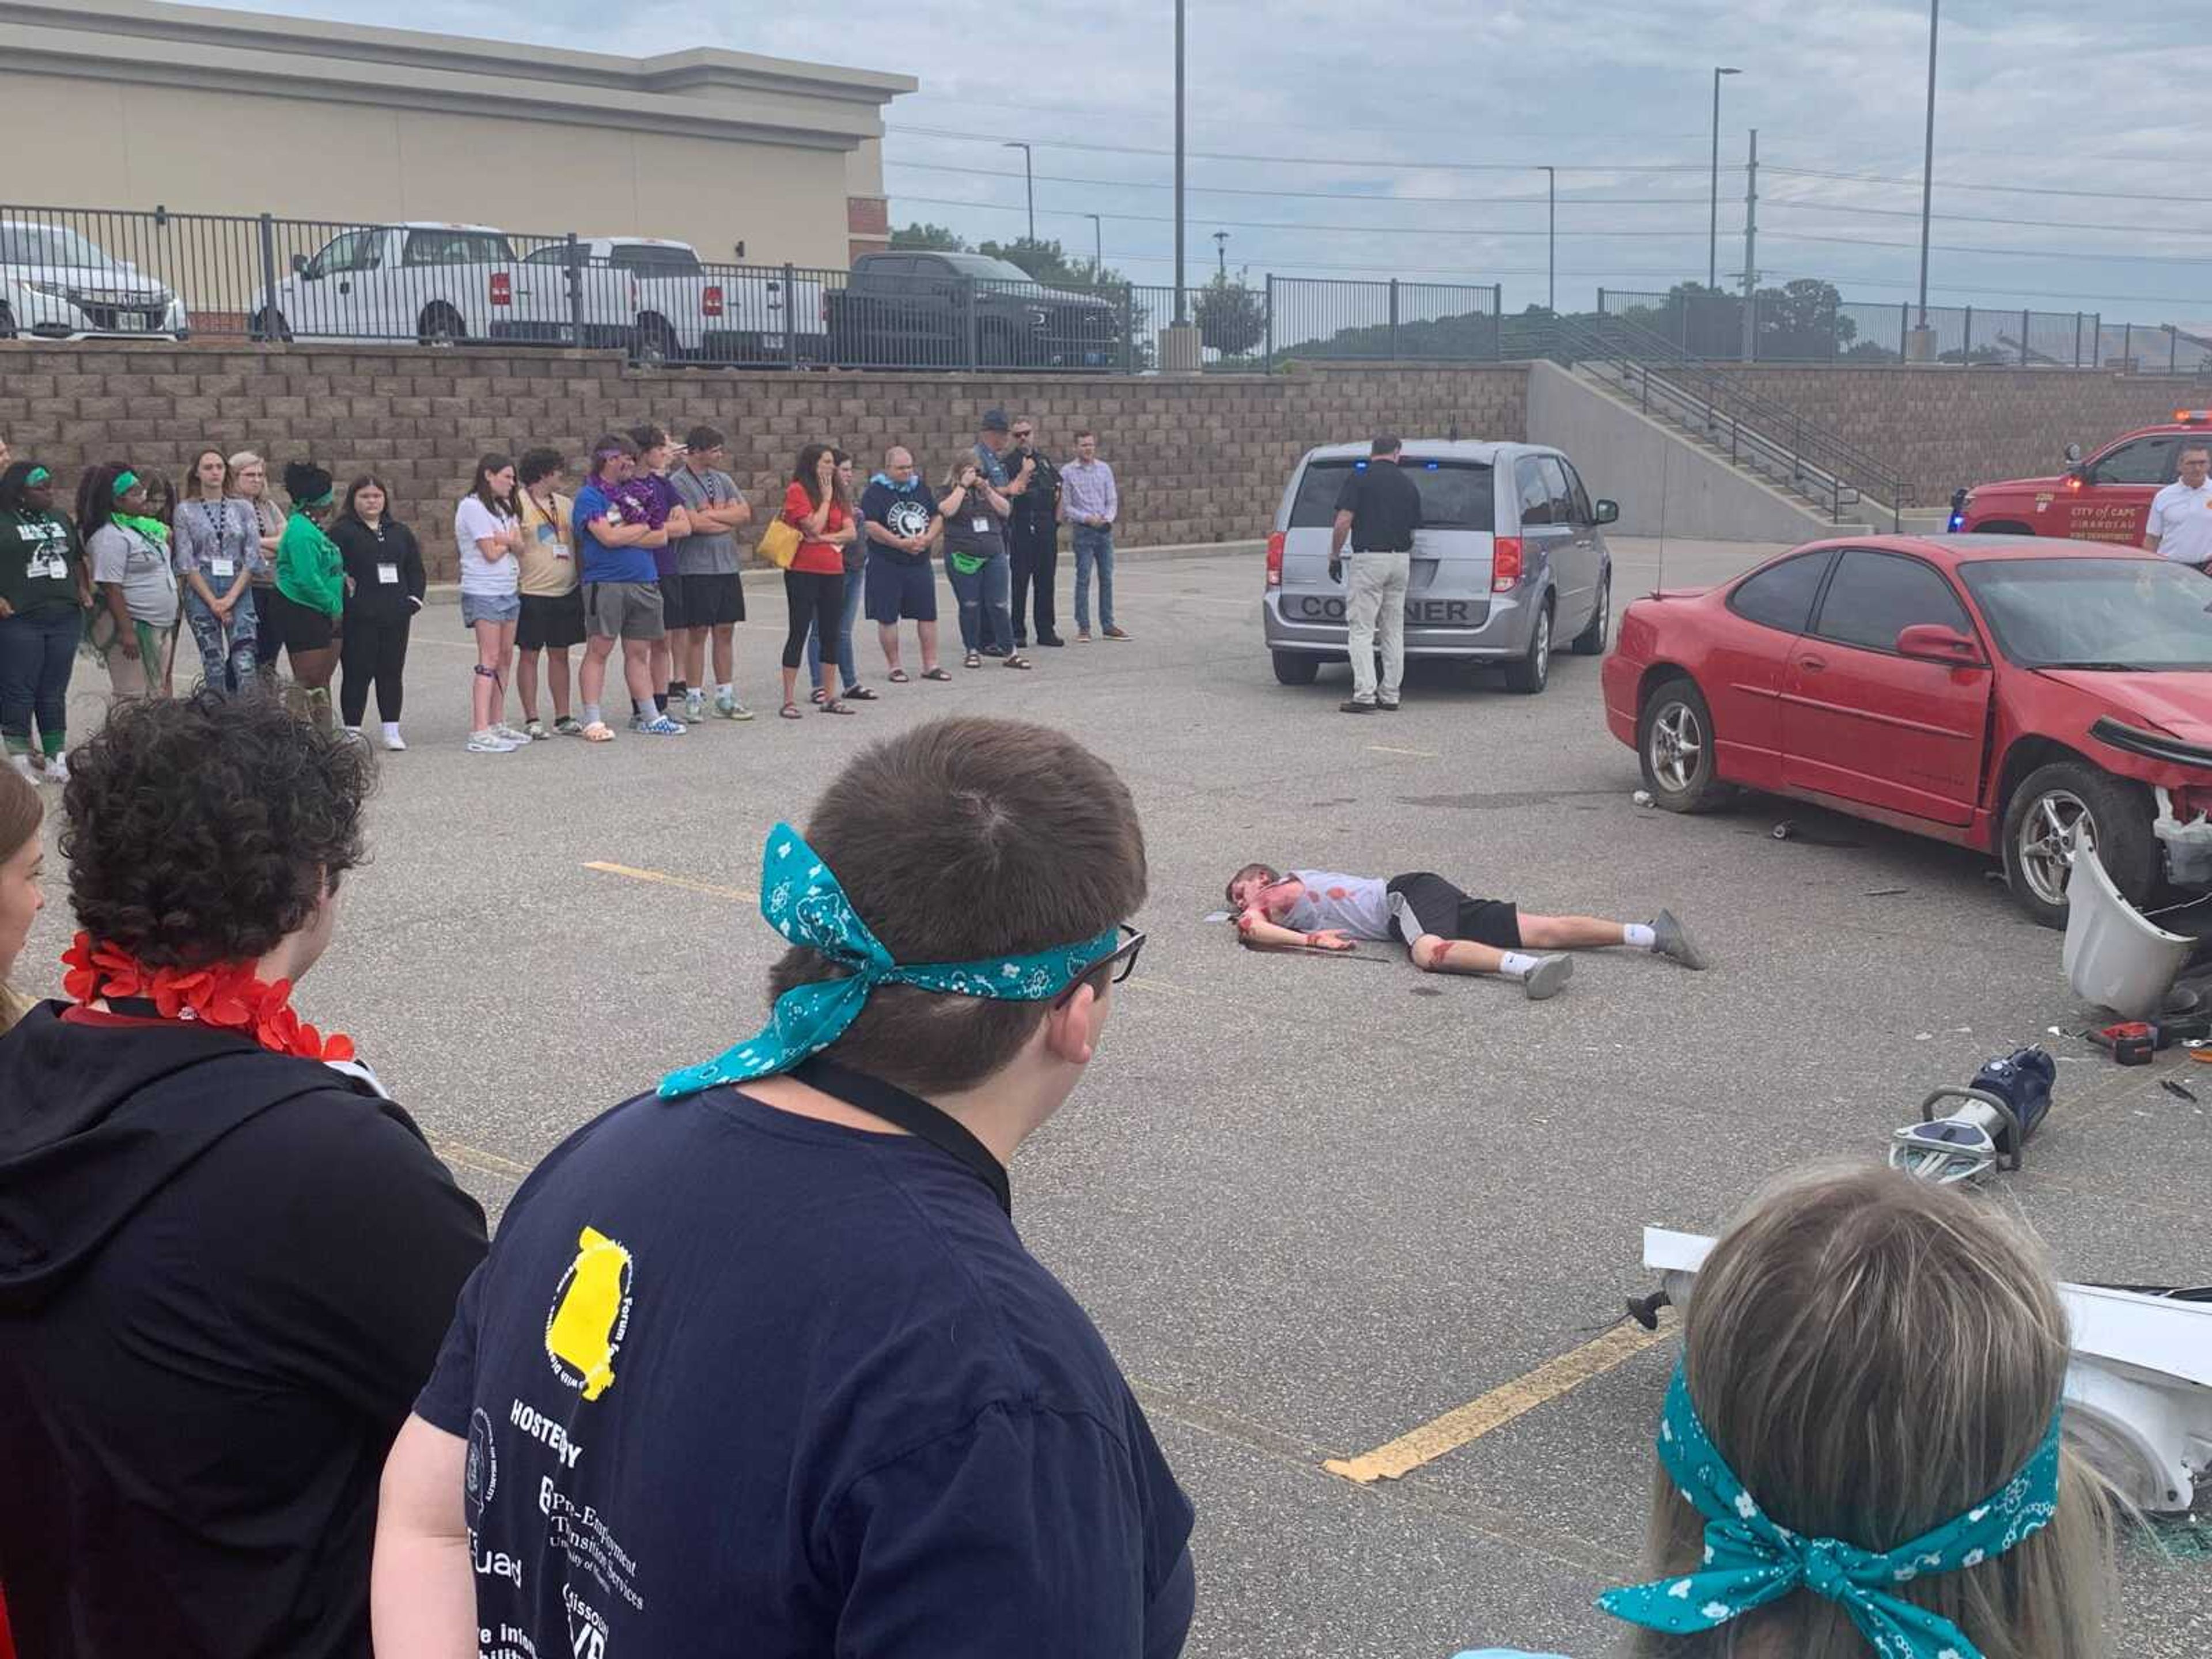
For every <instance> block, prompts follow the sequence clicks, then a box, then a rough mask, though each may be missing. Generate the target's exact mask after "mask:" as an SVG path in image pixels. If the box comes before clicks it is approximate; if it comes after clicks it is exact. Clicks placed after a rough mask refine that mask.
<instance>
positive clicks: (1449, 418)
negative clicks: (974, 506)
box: [0, 342, 1526, 579]
mask: <svg viewBox="0 0 2212 1659" xmlns="http://www.w3.org/2000/svg"><path fill="white" fill-rule="evenodd" d="M1525 391H1526V375H1525V374H1524V372H1523V371H1522V369H1520V368H1517V367H1513V366H1510V365H1509V366H1504V367H1499V368H1428V367H1397V366H1389V365H1359V366H1354V367H1343V368H1337V367H1331V368H1301V369H1300V370H1299V371H1298V372H1297V373H1295V374H1284V375H1277V376H1273V377H1272V378H1271V377H1267V376H1261V375H1218V376H1217V375H1207V376H1205V377H1203V378H1201V379H1197V380H1165V379H1161V378H1158V377H1151V378H1147V377H1142V376H1137V377H1127V376H1108V375H1095V374H1085V375H1049V376H1047V375H1020V376H1010V377H1007V378H1006V379H994V378H993V377H990V376H987V375H942V374H939V375H931V374H848V373H811V372H809V373H801V374H781V373H774V374H771V373H744V372H734V373H733V372H730V371H725V370H690V369H679V370H672V371H647V370H634V369H631V368H628V367H626V366H625V365H624V363H623V362H622V360H621V358H620V356H618V355H613V354H598V353H587V354H572V353H552V352H548V353H544V354H542V355H526V354H518V353H511V352H504V351H495V350H492V349H478V348H462V349H453V350H435V349H426V348H420V347H411V346H410V347H392V348H382V347H351V346H294V347H289V348H285V349H277V350H270V351H259V350H256V349H252V348H251V347H244V346H222V345H216V344H213V343H210V344H208V345H189V346H181V347H180V346H176V345H164V344H161V343H154V342H149V343H146V344H144V345H136V344H128V345H107V344H83V345H76V346H52V345H43V344H36V343H20V342H19V343H7V344H0V436H4V437H6V439H7V440H8V441H9V444H10V445H11V446H12V447H13V448H14V451H15V454H16V455H17V456H18V457H27V456H33V455H35V456H37V457H38V458H39V459H41V460H43V461H45V462H46V465H49V466H52V468H53V469H54V470H55V471H56V472H57V474H58V475H59V477H61V480H62V482H63V484H64V489H65V491H66V490H71V489H74V488H75V485H76V477H77V474H78V472H79V471H80V470H81V469H82V467H84V466H85V465H88V464H92V463H95V462H98V461H101V460H108V459H114V460H126V461H128V462H130V463H131V465H133V466H135V467H137V469H138V470H139V471H148V470H149V469H161V470H164V471H168V472H170V473H171V474H173V475H175V474H179V473H181V471H183V469H184V468H185V465H187V464H188V463H189V462H190V459H191V453H192V452H193V451H194V450H195V449H196V448H197V447H202V446H204V445H213V446H216V447H220V448H222V450H224V451H225V452H226V453H228V452H229V451H233V450H237V449H243V448H253V449H258V450H259V451H261V452H262V453H264V454H265V455H267V456H268V457H269V458H270V462H271V465H270V475H271V477H272V479H281V477H282V476H283V463H284V462H285V461H286V460H289V459H301V458H303V457H306V458H312V459H316V460H319V461H320V462H321V463H322V464H323V465H326V466H328V467H330V468H331V471H333V472H334V473H336V474H337V477H338V479H339V480H340V484H341V487H342V488H343V483H344V481H345V480H346V479H348V478H349V477H352V476H353V475H354V474H356V473H357V472H359V471H364V470H371V471H377V472H379V473H381V474H384V475H386V477H388V478H389V480H390V482H391V484H392V489H393V492H394V494H395V495H396V496H397V497H398V501H397V509H398V513H399V514H400V516H401V517H402V518H404V519H405V520H408V521H409V522H410V523H412V524H413V525H415V526H416V529H417V531H418V532H419V533H420V534H421V535H422V544H423V551H424V553H425V556H427V557H428V560H429V561H430V564H431V568H432V574H433V578H434V579H446V578H450V577H451V575H452V574H453V546H452V534H451V530H450V526H451V524H452V521H453V502H454V501H457V500H458V499H459V495H460V492H461V491H462V490H463V489H465V488H466V487H467V484H468V480H469V477H470V474H471V470H472V468H473V466H474V465H475V462H476V458H477V455H478V454H480V453H483V452H485V451H488V450H497V451H503V452H505V453H509V454H513V453H517V452H519V451H520V450H521V449H522V448H525V447H528V446H530V445H532V444H539V443H545V444H551V445H554V446H556V447H559V448H561V449H562V451H563V452H564V453H567V454H568V455H570V456H571V457H580V455H581V454H582V453H583V450H584V448H585V447H586V445H588V444H589V443H590V441H592V439H593V438H594V437H596V436H598V435H599V434H600V433H602V432H604V431H606V430H608V429H610V428H620V427H624V426H629V425H631V424H634V423H636V422H641V421H644V420H648V419H650V420H653V421H655V422H659V424H661V425H662V426H664V427H666V428H670V429H671V430H672V431H674V432H677V433H678V434H680V433H681V432H682V431H683V430H684V428H686V427H688V426H690V425H691V424H693V423H695V422H702V421H704V422H711V423H713V424H714V425H716V426H719V427H720V428H722V429H723V430H724V431H725V432H726V433H727V434H728V435H729V436H730V441H731V471H732V472H733V473H735V474H736V475H737V477H738V480H739V482H740V483H743V484H744V486H745V487H746V489H748V491H750V492H753V493H754V494H755V496H756V499H758V496H759V495H760V494H761V493H763V492H768V491H771V490H773V491H776V492H779V493H780V491H781V487H782V483H783V480H784V479H786V478H787V477H788V476H789V469H790V466H791V463H792V461H793V459H794V458H795V457H796V455H797V454H798V452H799V447H800V446H801V445H802V444H804V443H805V442H807V441H810V440H813V439H825V440H828V441H832V442H836V443H839V444H842V446H843V447H846V448H848V449H849V450H851V451H852V452H853V453H854V454H855V455H857V456H858V457H860V462H861V465H860V473H861V476H863V477H866V474H867V473H869V472H871V471H873V470H874V469H875V467H876V466H877V465H878V462H879V460H880V458H881V456H882V453H883V449H884V446H885V445H886V444H888V443H892V442H898V443H903V444H906V445H908V447H911V448H912V449H913V450H914V452H915V458H916V459H917V460H918V461H919V462H920V463H921V465H922V467H923V468H924V470H925V471H927V473H928V474H929V476H930V477H932V479H935V478H936V477H939V476H941V475H942V473H943V471H944V469H945V465H947V463H948V462H949V461H950V460H951V459H952V457H953V456H954V455H955V453H957V452H958V451H959V450H961V449H962V448H963V447H966V446H968V445H970V444H972V443H973V442H974V441H975V429H976V425H977V422H978V419H979V417H980V416H981V414H982V411H983V410H986V409H989V408H992V407H994V405H995V406H1000V407H1003V408H1005V409H1006V410H1008V411H1009V412H1010V413H1013V414H1027V415H1030V416H1034V417H1035V418H1036V421H1037V423H1038V429H1039V431H1040V432H1041V433H1042V435H1043V436H1044V438H1045V440H1046V441H1047V444H1048V447H1049V448H1050V450H1051V451H1052V453H1054V454H1055V455H1059V454H1065V453H1072V452H1073V448H1074V435H1075V433H1076V431H1077V430H1078V429H1079V428H1081V427H1084V426H1092V427H1095V428H1097V431H1098V434H1099V441H1100V448H1101V451H1102V453H1103V454H1104V455H1105V456H1106V458H1107V459H1109V460H1111V461H1112V462H1113V463H1114V467H1115V473H1116V475H1117V476H1118V477H1120V479H1121V489H1122V496H1123V502H1124V508H1123V518H1122V526H1121V540H1122V541H1123V542H1124V543H1125V544H1129V545H1133V546H1134V545H1142V544H1148V543H1149V544H1165V543H1191V542H1212V541H1217V540H1237V539H1241V538H1249V537H1253V536H1259V535H1264V534H1265V533H1266V532H1267V528H1268V526H1269V522H1270V520H1272V518H1273V513H1274V510H1275V507H1276V504H1277V502H1278V501H1279V499H1280V496H1281V494H1282V489H1283V485H1284V483H1285V480H1286V478H1287V477H1288V476H1289V471H1290V467H1291V463H1292V462H1293V461H1294V460H1295V459H1297V456H1298V455H1299V453H1301V452H1303V451H1304V449H1305V448H1307V447H1309V446H1310V445H1312V444H1316V443H1321V442H1333V441H1340V440H1345V439H1352V438H1364V437H1367V436H1369V435H1371V434H1372V433H1373V432H1374V431H1376V430H1377V429H1385V428H1387V429H1395V430H1397V431H1400V432H1403V433H1407V434H1409V435H1423V434H1437V435H1441V434H1443V433H1446V432H1448V431H1449V430H1451V429H1453V428H1456V429H1457V431H1458V432H1459V433H1460V435H1462V436H1465V437H1484V438H1498V439H1517V438H1519V437H1521V436H1522V433H1523V429H1524V428H1523V419H1524V409H1525Z"/></svg>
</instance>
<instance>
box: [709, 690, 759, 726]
mask: <svg viewBox="0 0 2212 1659" xmlns="http://www.w3.org/2000/svg"><path fill="white" fill-rule="evenodd" d="M714 712H715V714H719V715H720V716H721V717H722V719H724V720H750V719H751V718H752V717H753V711H752V710H751V709H750V708H746V707H745V705H744V702H743V701H742V700H741V699H739V698H738V697H735V696H728V697H726V696H723V695H722V694H721V693H720V692H719V691H717V692H716V693H715V694H714Z"/></svg>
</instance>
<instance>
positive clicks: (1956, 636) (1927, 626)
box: [1897, 623, 1983, 668]
mask: <svg viewBox="0 0 2212 1659" xmlns="http://www.w3.org/2000/svg"><path fill="white" fill-rule="evenodd" d="M1897 654H1898V655H1899V656H1900V657H1913V658H1917V659H1919V660H1920V661H1922V662H1941V663H1948V664H1950V665H1952V666H1953V667H1954V668H1979V667H1981V666H1982V665H1983V664H1982V647H1980V646H1979V645H1978V644H1976V643H1975V642H1974V641H1972V640H1971V639H1969V638H1968V637H1967V636H1966V635H1964V634H1961V633H1960V631H1959V630H1958V629H1955V628H1946V627H1944V626H1943V624H1942V623H1913V624H1912V626H1911V627H1910V628H1907V629H1904V630H1903V631H1902V632H1900V633H1899V635H1898V636H1897Z"/></svg>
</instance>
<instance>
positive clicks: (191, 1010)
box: [62, 933, 354, 1060]
mask: <svg viewBox="0 0 2212 1659" xmlns="http://www.w3.org/2000/svg"><path fill="white" fill-rule="evenodd" d="M62 963H63V965H64V967H66V968H67V969H69V971H68V972H67V973H66V974H64V975H63V976H62V989H63V991H64V993H65V994H67V995H68V997H69V999H70V1001H72V1002H76V1003H81V1004H91V1003H94V1002H96V1001H99V1000H100V999H102V998H107V999H110V1000H112V999H114V998H117V997H138V998H143V1000H146V1001H149V1002H151V1003H152V1004H153V1005H154V1006H155V1011H156V1012H159V1013H160V1014H161V1018H163V1019H177V1020H191V1021H194V1022H196V1023H197V1024H202V1025H213V1026H216V1027H218V1028H219V1029H221V1030H229V1031H242V1032H244V1033H245V1034H246V1036H250V1037H252V1039H253V1040H254V1041H255V1042H258V1043H259V1044H260V1045H261V1046H262V1047H263V1048H267V1049H270V1050H271V1051H272V1052H274V1053H276V1054H296V1055H298V1056H299V1057H300V1058H301V1059H302V1060H351V1059H352V1058H353V1057H354V1048H353V1039H352V1038H351V1037H349V1036H344V1035H343V1034H341V1033H339V1032H336V1031H333V1032H332V1033H331V1035H330V1036H327V1037H326V1036H324V1035H323V1034H322V1033H321V1032H320V1031H318V1030H316V1029H315V1028H314V1027H313V1026H312V1025H310V1024H307V1022H306V1021H305V1020H303V1019H301V1018H300V1016H299V1015H298V1014H297V1013H295V1012H293V1009H292V981H290V980H289V979H280V980H278V981H276V983H275V984H273V985H272V984H270V983H269V982H268V981H265V980H264V979H262V978H261V977H260V976H259V975H257V974H256V973H255V972H254V971H253V964H252V963H228V964H226V965H222V966H218V967H213V968H149V967H147V966H146V965H145V964H144V963H142V962H140V961H139V960H138V958H137V957H134V956H132V955H131V953H130V952H129V951H125V950H123V949H122V948H121V947H119V946H118V945H101V944H97V943H95V942H94V939H93V937H92V935H91V934H89V933H79V934H78V935H77V936H76V944H74V945H71V946H70V948H69V949H68V950H66V951H63V952H62Z"/></svg>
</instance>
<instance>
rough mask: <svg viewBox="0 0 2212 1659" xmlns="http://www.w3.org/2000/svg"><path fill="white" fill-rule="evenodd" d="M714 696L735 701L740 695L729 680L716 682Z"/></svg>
mask: <svg viewBox="0 0 2212 1659" xmlns="http://www.w3.org/2000/svg"><path fill="white" fill-rule="evenodd" d="M714 695H715V696H718V697H728V698H731V699H732V700H734V699H735V698H736V696H737V695H738V693H737V688H736V687H735V686H733V685H732V684H730V682H729V681H727V680H716V681H715V682H714Z"/></svg>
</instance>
